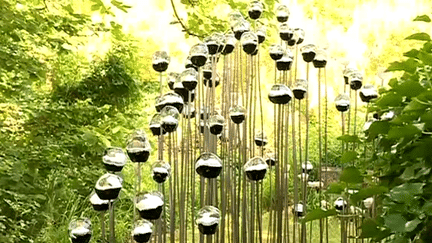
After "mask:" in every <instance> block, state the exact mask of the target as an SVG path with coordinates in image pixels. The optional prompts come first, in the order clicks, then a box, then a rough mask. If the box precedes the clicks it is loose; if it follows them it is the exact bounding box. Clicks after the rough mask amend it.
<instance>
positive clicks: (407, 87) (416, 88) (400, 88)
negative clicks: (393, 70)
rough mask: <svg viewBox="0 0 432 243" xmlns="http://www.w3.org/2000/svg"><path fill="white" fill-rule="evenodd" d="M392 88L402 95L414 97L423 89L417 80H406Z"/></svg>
mask: <svg viewBox="0 0 432 243" xmlns="http://www.w3.org/2000/svg"><path fill="white" fill-rule="evenodd" d="M394 90H395V91H396V92H397V93H398V94H399V95H402V96H408V97H414V96H417V95H419V94H421V93H422V92H423V91H424V90H425V89H424V88H423V86H421V85H420V83H419V82H418V81H413V80H407V81H404V82H401V83H399V84H398V85H397V86H395V87H394Z"/></svg>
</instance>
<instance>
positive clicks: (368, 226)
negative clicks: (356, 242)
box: [359, 219, 380, 239]
mask: <svg viewBox="0 0 432 243" xmlns="http://www.w3.org/2000/svg"><path fill="white" fill-rule="evenodd" d="M361 229H362V230H361V234H360V236H359V238H360V239H364V238H372V237H375V236H376V235H377V234H379V233H380V230H379V229H378V224H377V223H376V222H375V221H373V220H372V219H365V220H364V221H363V223H362V224H361Z"/></svg>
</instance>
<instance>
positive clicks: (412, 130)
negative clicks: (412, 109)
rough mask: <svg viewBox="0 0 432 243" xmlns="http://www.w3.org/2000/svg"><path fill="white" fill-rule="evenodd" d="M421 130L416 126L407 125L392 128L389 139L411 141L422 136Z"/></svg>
mask: <svg viewBox="0 0 432 243" xmlns="http://www.w3.org/2000/svg"><path fill="white" fill-rule="evenodd" d="M420 134H421V130H419V129H418V128H417V127H416V126H414V125H406V126H397V127H392V128H391V129H390V131H389V132H388V138H389V139H400V138H406V139H411V138H413V137H414V136H415V135H420Z"/></svg>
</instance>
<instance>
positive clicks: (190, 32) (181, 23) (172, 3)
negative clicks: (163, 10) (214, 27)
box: [171, 0, 204, 38]
mask: <svg viewBox="0 0 432 243" xmlns="http://www.w3.org/2000/svg"><path fill="white" fill-rule="evenodd" d="M171 6H172V8H173V11H174V16H175V17H176V19H177V20H178V22H179V23H180V25H181V26H182V28H183V31H185V32H186V33H187V34H188V35H191V36H195V37H198V38H204V36H202V35H198V34H196V33H194V32H192V31H191V30H190V29H189V28H188V27H187V26H186V25H185V24H184V23H183V21H182V20H181V19H180V17H179V16H178V13H177V9H176V7H175V4H174V1H173V0H171Z"/></svg>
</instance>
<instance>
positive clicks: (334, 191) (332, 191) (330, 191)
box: [326, 182, 346, 194]
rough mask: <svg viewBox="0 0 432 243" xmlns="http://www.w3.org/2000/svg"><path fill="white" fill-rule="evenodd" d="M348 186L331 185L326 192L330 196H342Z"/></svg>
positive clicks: (335, 183)
mask: <svg viewBox="0 0 432 243" xmlns="http://www.w3.org/2000/svg"><path fill="white" fill-rule="evenodd" d="M345 188H346V186H345V185H344V184H342V183H337V182H334V183H330V185H329V187H328V189H327V190H326V193H328V194H342V192H343V191H345Z"/></svg>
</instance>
